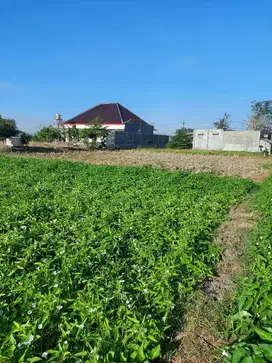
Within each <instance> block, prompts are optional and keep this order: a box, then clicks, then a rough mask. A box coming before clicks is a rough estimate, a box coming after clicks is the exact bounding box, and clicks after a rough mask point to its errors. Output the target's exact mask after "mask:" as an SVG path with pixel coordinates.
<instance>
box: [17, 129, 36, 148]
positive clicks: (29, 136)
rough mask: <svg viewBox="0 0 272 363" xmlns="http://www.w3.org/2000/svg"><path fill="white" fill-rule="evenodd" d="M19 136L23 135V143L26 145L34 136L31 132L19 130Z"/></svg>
mask: <svg viewBox="0 0 272 363" xmlns="http://www.w3.org/2000/svg"><path fill="white" fill-rule="evenodd" d="M18 136H20V137H21V141H22V144H23V145H25V146H27V145H28V144H29V142H30V141H31V140H32V138H33V136H32V135H31V134H28V133H27V132H24V131H19V132H18Z"/></svg>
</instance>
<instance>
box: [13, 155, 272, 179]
mask: <svg viewBox="0 0 272 363" xmlns="http://www.w3.org/2000/svg"><path fill="white" fill-rule="evenodd" d="M37 150H38V151H39V152H36V150H35V149H34V150H33V149H32V150H31V151H24V152H12V154H13V155H14V156H26V157H43V158H49V159H59V160H70V161H78V162H86V163H89V164H103V165H129V166H139V165H152V166H154V167H158V168H166V169H169V170H176V169H182V170H188V171H193V172H214V173H216V174H217V175H229V176H236V177H242V178H251V179H252V180H254V181H256V182H258V181H262V180H263V179H264V178H266V177H267V176H268V174H269V170H268V168H267V165H268V167H269V166H271V167H272V158H271V157H268V158H265V157H263V156H260V157H257V156H252V157H251V156H236V155H235V156H225V155H224V156H222V155H220V154H219V155H198V154H182V153H173V152H171V153H169V152H159V153H156V152H152V151H136V150H121V151H86V150H80V151H79V150H63V149H46V148H43V149H42V150H39V149H37ZM264 165H265V167H264Z"/></svg>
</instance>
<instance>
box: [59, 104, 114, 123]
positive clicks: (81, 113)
mask: <svg viewBox="0 0 272 363" xmlns="http://www.w3.org/2000/svg"><path fill="white" fill-rule="evenodd" d="M103 105H114V102H108V103H98V104H97V105H95V106H93V107H91V108H88V109H87V110H85V111H83V112H80V113H79V114H77V115H75V116H74V117H72V118H70V119H69V120H66V121H65V122H69V121H71V120H73V119H74V118H76V117H78V116H80V115H83V114H84V113H85V112H88V111H90V110H93V109H94V108H96V107H98V106H103Z"/></svg>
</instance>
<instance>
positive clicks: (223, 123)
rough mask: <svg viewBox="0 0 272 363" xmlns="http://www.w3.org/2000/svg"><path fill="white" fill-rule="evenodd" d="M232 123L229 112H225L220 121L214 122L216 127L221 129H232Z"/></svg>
mask: <svg viewBox="0 0 272 363" xmlns="http://www.w3.org/2000/svg"><path fill="white" fill-rule="evenodd" d="M230 124H231V116H230V115H229V114H228V113H226V112H225V113H224V116H223V117H221V118H220V119H219V120H218V121H216V122H214V127H215V128H216V129H220V130H225V131H227V130H230Z"/></svg>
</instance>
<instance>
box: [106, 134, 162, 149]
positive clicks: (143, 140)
mask: <svg viewBox="0 0 272 363" xmlns="http://www.w3.org/2000/svg"><path fill="white" fill-rule="evenodd" d="M168 141H169V136H167V135H154V134H143V133H135V132H125V131H112V132H111V133H110V135H109V136H108V140H107V146H108V147H109V148H120V149H136V148H141V147H150V148H163V147H165V145H166V144H167V143H168Z"/></svg>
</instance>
